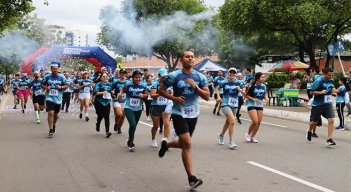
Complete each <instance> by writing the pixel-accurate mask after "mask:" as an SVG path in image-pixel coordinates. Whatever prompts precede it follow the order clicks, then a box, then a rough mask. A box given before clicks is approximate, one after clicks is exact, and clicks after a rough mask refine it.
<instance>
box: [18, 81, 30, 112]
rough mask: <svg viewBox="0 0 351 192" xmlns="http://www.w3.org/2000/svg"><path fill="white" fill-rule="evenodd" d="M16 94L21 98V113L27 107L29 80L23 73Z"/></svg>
mask: <svg viewBox="0 0 351 192" xmlns="http://www.w3.org/2000/svg"><path fill="white" fill-rule="evenodd" d="M17 87H18V91H17V93H16V94H17V96H18V97H19V99H20V100H21V107H22V113H24V110H25V109H26V108H27V102H28V97H29V95H30V94H29V80H27V75H25V74H23V75H22V77H21V80H20V81H19V82H18V85H17Z"/></svg>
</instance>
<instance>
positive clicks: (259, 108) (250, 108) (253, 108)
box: [247, 106, 263, 111]
mask: <svg viewBox="0 0 351 192" xmlns="http://www.w3.org/2000/svg"><path fill="white" fill-rule="evenodd" d="M251 110H256V111H263V107H255V106H251V107H247V111H251Z"/></svg>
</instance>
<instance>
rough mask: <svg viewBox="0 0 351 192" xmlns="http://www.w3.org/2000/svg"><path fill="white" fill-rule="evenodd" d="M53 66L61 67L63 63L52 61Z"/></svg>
mask: <svg viewBox="0 0 351 192" xmlns="http://www.w3.org/2000/svg"><path fill="white" fill-rule="evenodd" d="M51 67H61V63H60V62H58V61H53V62H51Z"/></svg>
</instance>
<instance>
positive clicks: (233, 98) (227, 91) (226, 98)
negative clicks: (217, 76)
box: [219, 79, 244, 108]
mask: <svg viewBox="0 0 351 192" xmlns="http://www.w3.org/2000/svg"><path fill="white" fill-rule="evenodd" d="M219 86H220V87H221V88H222V89H223V98H222V107H225V106H229V107H231V108H236V107H238V104H239V98H238V97H239V93H240V91H239V90H238V89H237V88H238V87H240V89H242V88H243V87H244V83H243V82H242V81H239V80H237V79H236V80H234V81H229V80H226V81H224V82H222V83H221V84H220V85H219Z"/></svg>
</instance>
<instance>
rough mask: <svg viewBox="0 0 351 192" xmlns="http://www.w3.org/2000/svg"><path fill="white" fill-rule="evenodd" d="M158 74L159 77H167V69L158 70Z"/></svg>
mask: <svg viewBox="0 0 351 192" xmlns="http://www.w3.org/2000/svg"><path fill="white" fill-rule="evenodd" d="M158 74H159V75H160V76H161V77H164V76H166V75H168V72H167V69H164V68H161V69H159V70H158Z"/></svg>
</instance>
